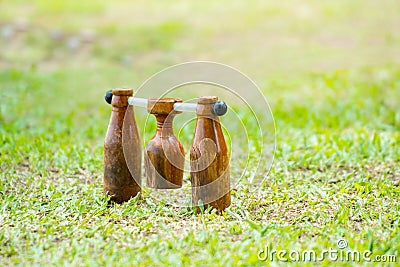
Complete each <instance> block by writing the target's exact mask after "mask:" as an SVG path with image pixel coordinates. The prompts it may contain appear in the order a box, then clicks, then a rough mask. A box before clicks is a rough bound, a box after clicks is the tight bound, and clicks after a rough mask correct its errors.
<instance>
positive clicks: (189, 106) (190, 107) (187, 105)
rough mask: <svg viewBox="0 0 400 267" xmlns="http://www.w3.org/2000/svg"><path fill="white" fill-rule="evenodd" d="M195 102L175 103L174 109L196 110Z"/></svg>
mask: <svg viewBox="0 0 400 267" xmlns="http://www.w3.org/2000/svg"><path fill="white" fill-rule="evenodd" d="M196 109H197V104H194V103H175V104H174V110H175V111H183V112H185V111H189V112H196Z"/></svg>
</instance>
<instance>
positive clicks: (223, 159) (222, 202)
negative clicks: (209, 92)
mask: <svg viewBox="0 0 400 267" xmlns="http://www.w3.org/2000/svg"><path fill="white" fill-rule="evenodd" d="M217 100H218V98H217V97H215V96H203V97H200V98H199V99H198V101H197V111H196V113H197V122H196V130H195V135H194V139H193V144H192V148H191V150H190V168H191V170H190V180H191V183H192V202H193V204H194V205H195V206H198V205H199V204H200V203H203V204H204V206H205V208H207V207H208V206H209V205H210V206H211V207H213V208H215V209H217V211H218V212H219V213H221V212H222V211H223V210H225V209H226V208H227V207H229V205H230V204H231V196H230V173H229V155H228V149H227V146H226V142H225V138H224V135H223V133H222V129H221V125H220V122H219V118H218V115H216V113H218V112H216V111H215V109H214V104H215V103H216V102H217ZM197 211H200V209H199V208H197Z"/></svg>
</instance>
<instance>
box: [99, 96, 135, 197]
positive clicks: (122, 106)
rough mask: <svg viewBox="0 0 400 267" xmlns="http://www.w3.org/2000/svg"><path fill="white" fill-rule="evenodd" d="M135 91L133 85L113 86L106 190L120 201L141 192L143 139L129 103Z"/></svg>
mask: <svg viewBox="0 0 400 267" xmlns="http://www.w3.org/2000/svg"><path fill="white" fill-rule="evenodd" d="M132 94H133V90H132V89H114V90H112V95H111V97H112V99H111V105H112V113H111V118H110V123H109V125H108V130H107V134H106V138H105V141H104V180H103V182H104V183H103V187H104V192H105V193H106V194H109V195H110V196H111V201H114V202H117V203H122V202H124V201H127V200H129V199H130V198H131V197H134V196H136V195H137V194H138V193H139V192H140V181H141V180H140V179H141V177H140V175H141V158H142V156H141V143H140V139H139V132H138V129H137V125H136V121H135V116H134V110H133V107H131V106H129V105H128V97H130V96H132ZM106 100H107V96H106ZM107 101H108V100H107ZM123 139H124V140H123ZM123 146H124V147H123ZM124 148H125V152H126V153H125V154H126V155H129V158H127V159H125V157H124Z"/></svg>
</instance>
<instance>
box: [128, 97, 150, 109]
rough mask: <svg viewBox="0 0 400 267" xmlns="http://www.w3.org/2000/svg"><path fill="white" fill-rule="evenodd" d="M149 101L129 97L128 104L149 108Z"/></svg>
mask: <svg viewBox="0 0 400 267" xmlns="http://www.w3.org/2000/svg"><path fill="white" fill-rule="evenodd" d="M147 102H148V101H147V99H145V98H138V97H129V98H128V103H129V105H131V106H135V107H142V108H147Z"/></svg>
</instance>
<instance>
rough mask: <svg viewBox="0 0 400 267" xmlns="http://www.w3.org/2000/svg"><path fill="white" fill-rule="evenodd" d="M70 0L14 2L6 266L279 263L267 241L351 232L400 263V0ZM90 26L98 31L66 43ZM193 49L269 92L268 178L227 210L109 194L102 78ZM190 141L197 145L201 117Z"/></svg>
mask: <svg viewBox="0 0 400 267" xmlns="http://www.w3.org/2000/svg"><path fill="white" fill-rule="evenodd" d="M67 2H68V3H61V2H58V1H38V2H35V3H34V4H33V3H31V2H28V1H13V2H10V1H0V30H1V29H3V28H4V27H5V26H7V25H11V26H15V25H16V24H18V19H27V20H28V26H27V31H25V32H18V31H17V32H15V33H14V35H12V36H11V37H9V38H8V39H7V38H1V37H0V47H1V49H0V98H1V104H0V144H1V145H0V265H1V266H3V265H4V266H13V265H42V266H47V265H68V266H70V265H72V266H82V265H99V266H103V265H115V266H125V265H133V266H139V265H140V266H146V265H147V266H159V265H173V266H186V265H208V266H249V265H256V266H257V265H259V266H265V265H268V264H271V265H278V263H277V262H269V261H266V262H262V261H260V260H259V259H258V257H257V255H258V252H259V251H260V250H261V249H264V248H265V247H266V246H267V247H269V249H275V250H281V249H286V250H288V251H289V250H298V251H303V250H312V249H313V250H315V251H317V252H321V251H322V250H325V249H329V248H333V249H336V248H337V246H336V242H337V241H338V240H340V239H345V240H346V241H347V242H348V249H351V250H358V251H364V250H371V251H372V253H373V256H375V255H384V254H385V255H395V256H396V257H397V264H398V263H399V262H400V232H399V227H400V149H399V147H400V106H399V104H400V102H399V100H400V67H399V66H400V65H399V60H400V58H399V55H400V49H399V47H398V43H399V41H400V34H399V31H398V30H397V29H398V28H399V26H400V20H399V15H398V14H397V13H398V12H397V11H398V8H397V3H396V1H390V0H386V1H380V2H379V3H378V2H375V1H365V0H364V1H361V0H355V1H351V3H350V2H348V1H344V0H343V1H329V2H328V1H324V2H321V1H307V3H303V1H290V2H285V3H275V2H274V3H272V2H271V3H264V4H262V3H258V4H254V5H250V4H247V3H245V2H243V3H242V2H239V1H233V2H232V6H231V7H229V8H228V3H227V2H226V3H225V2H221V1H219V2H213V3H211V2H210V3H207V2H198V3H189V2H181V3H177V4H175V5H171V4H170V2H169V1H160V2H159V3H158V4H153V3H150V2H148V1H146V2H144V1H137V2H135V4H131V3H130V2H129V1H122V0H121V1H117V2H116V3H113V4H112V5H111V4H107V3H106V2H105V1H94V0H93V1H80V2H78V1H67ZM16 19H17V20H16ZM216 20H218V21H216ZM53 28H57V29H61V31H62V33H63V34H62V36H61V37H60V38H59V39H57V38H56V39H52V38H51V36H50V31H51V30H52V29H53ZM89 29H94V30H95V33H96V34H95V37H94V41H93V42H92V41H89V42H86V43H82V44H81V45H80V46H79V48H78V49H76V50H74V49H73V48H72V49H71V48H68V46H67V45H66V42H68V40H70V39H71V38H73V37H74V38H78V39H82V38H83V37H84V33H85V30H89ZM190 60H212V61H217V62H221V63H225V64H228V65H232V66H233V67H235V68H238V69H239V70H241V71H243V72H244V73H245V74H247V75H248V76H250V77H251V78H252V79H254V80H255V81H256V83H257V84H259V85H260V87H261V90H262V91H263V93H264V94H265V96H266V97H267V99H268V100H269V103H270V105H271V109H272V111H273V114H274V118H275V123H276V145H277V149H276V151H275V159H274V163H273V165H272V168H271V170H270V172H269V173H262V175H263V176H264V177H265V178H266V179H265V181H264V182H263V183H262V184H261V185H260V190H258V191H257V192H255V193H251V192H250V191H249V190H248V188H245V187H243V186H241V187H239V188H237V189H236V190H233V191H232V205H231V207H229V208H228V210H227V211H226V212H225V213H224V214H223V215H222V216H219V215H216V214H215V213H214V212H213V211H206V212H204V213H203V214H195V213H194V212H193V211H192V210H191V209H190V208H177V207H172V206H170V205H167V204H165V203H159V202H157V201H156V200H154V199H153V198H151V197H150V196H151V193H150V192H149V191H148V190H144V192H143V196H142V199H139V198H136V199H132V200H130V201H129V202H127V203H125V204H122V205H112V206H108V205H107V200H108V199H107V197H105V196H104V195H103V193H102V171H103V140H104V136H105V132H106V129H107V125H108V120H109V116H110V107H109V106H108V105H106V104H105V102H104V100H103V95H104V92H105V91H106V90H107V89H109V88H113V87H119V86H123V85H128V86H131V87H133V88H137V87H138V86H139V85H140V84H141V83H142V82H143V81H144V80H145V79H146V78H148V77H150V75H152V74H154V73H155V72H157V71H160V70H162V69H163V68H165V67H168V66H170V65H174V64H177V63H181V62H184V61H190ZM148 94H149V95H150V94H151V92H149V93H148ZM234 108H235V107H234ZM236 108H237V107H236ZM143 114H145V113H143V112H142V113H141V112H138V113H137V120H138V124H139V125H140V126H143V123H144V117H143ZM241 116H242V117H243V119H244V120H245V121H248V122H249V123H248V124H250V123H251V120H252V118H251V114H247V113H245V112H243V113H242V114H241ZM222 122H223V123H224V118H222ZM152 123H154V121H152ZM225 123H227V122H226V121H225ZM230 123H232V125H230V127H231V128H232V129H235V127H236V128H237V129H239V128H240V127H239V126H238V125H236V124H235V123H237V122H230ZM153 125H154V124H153ZM150 128H151V127H149V129H150ZM248 129H249V135H250V137H251V138H254V137H256V136H257V130H256V129H255V128H254V127H252V126H251V125H248ZM253 129H255V130H253ZM151 135H152V132H151V130H150V131H149V132H146V133H145V137H146V138H148V137H150V136H151ZM142 137H143V136H142ZM230 137H231V138H232V142H233V143H235V139H236V140H238V139H239V138H240V137H241V133H240V132H239V131H237V132H235V131H234V132H230ZM181 138H182V140H184V141H185V144H190V141H191V138H192V132H191V131H190V129H185V131H183V132H182V136H181ZM241 149H243V148H241ZM186 150H188V147H186ZM250 160H251V161H250V164H255V159H254V158H253V157H250ZM241 163H242V162H240V161H238V162H235V164H233V165H232V176H233V177H237V176H238V175H239V174H240V173H241V168H240V166H241V165H240V164H241ZM307 264H308V265H310V266H311V265H314V263H313V262H308V263H306V265H307ZM319 264H320V265H322V266H329V265H331V264H332V262H330V261H329V260H326V261H323V262H321V263H319ZM337 264H338V265H346V266H347V265H358V264H359V263H357V262H337ZM363 264H364V265H371V263H367V262H364V263H363ZM294 265H296V263H294ZM393 266H395V264H393Z"/></svg>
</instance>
